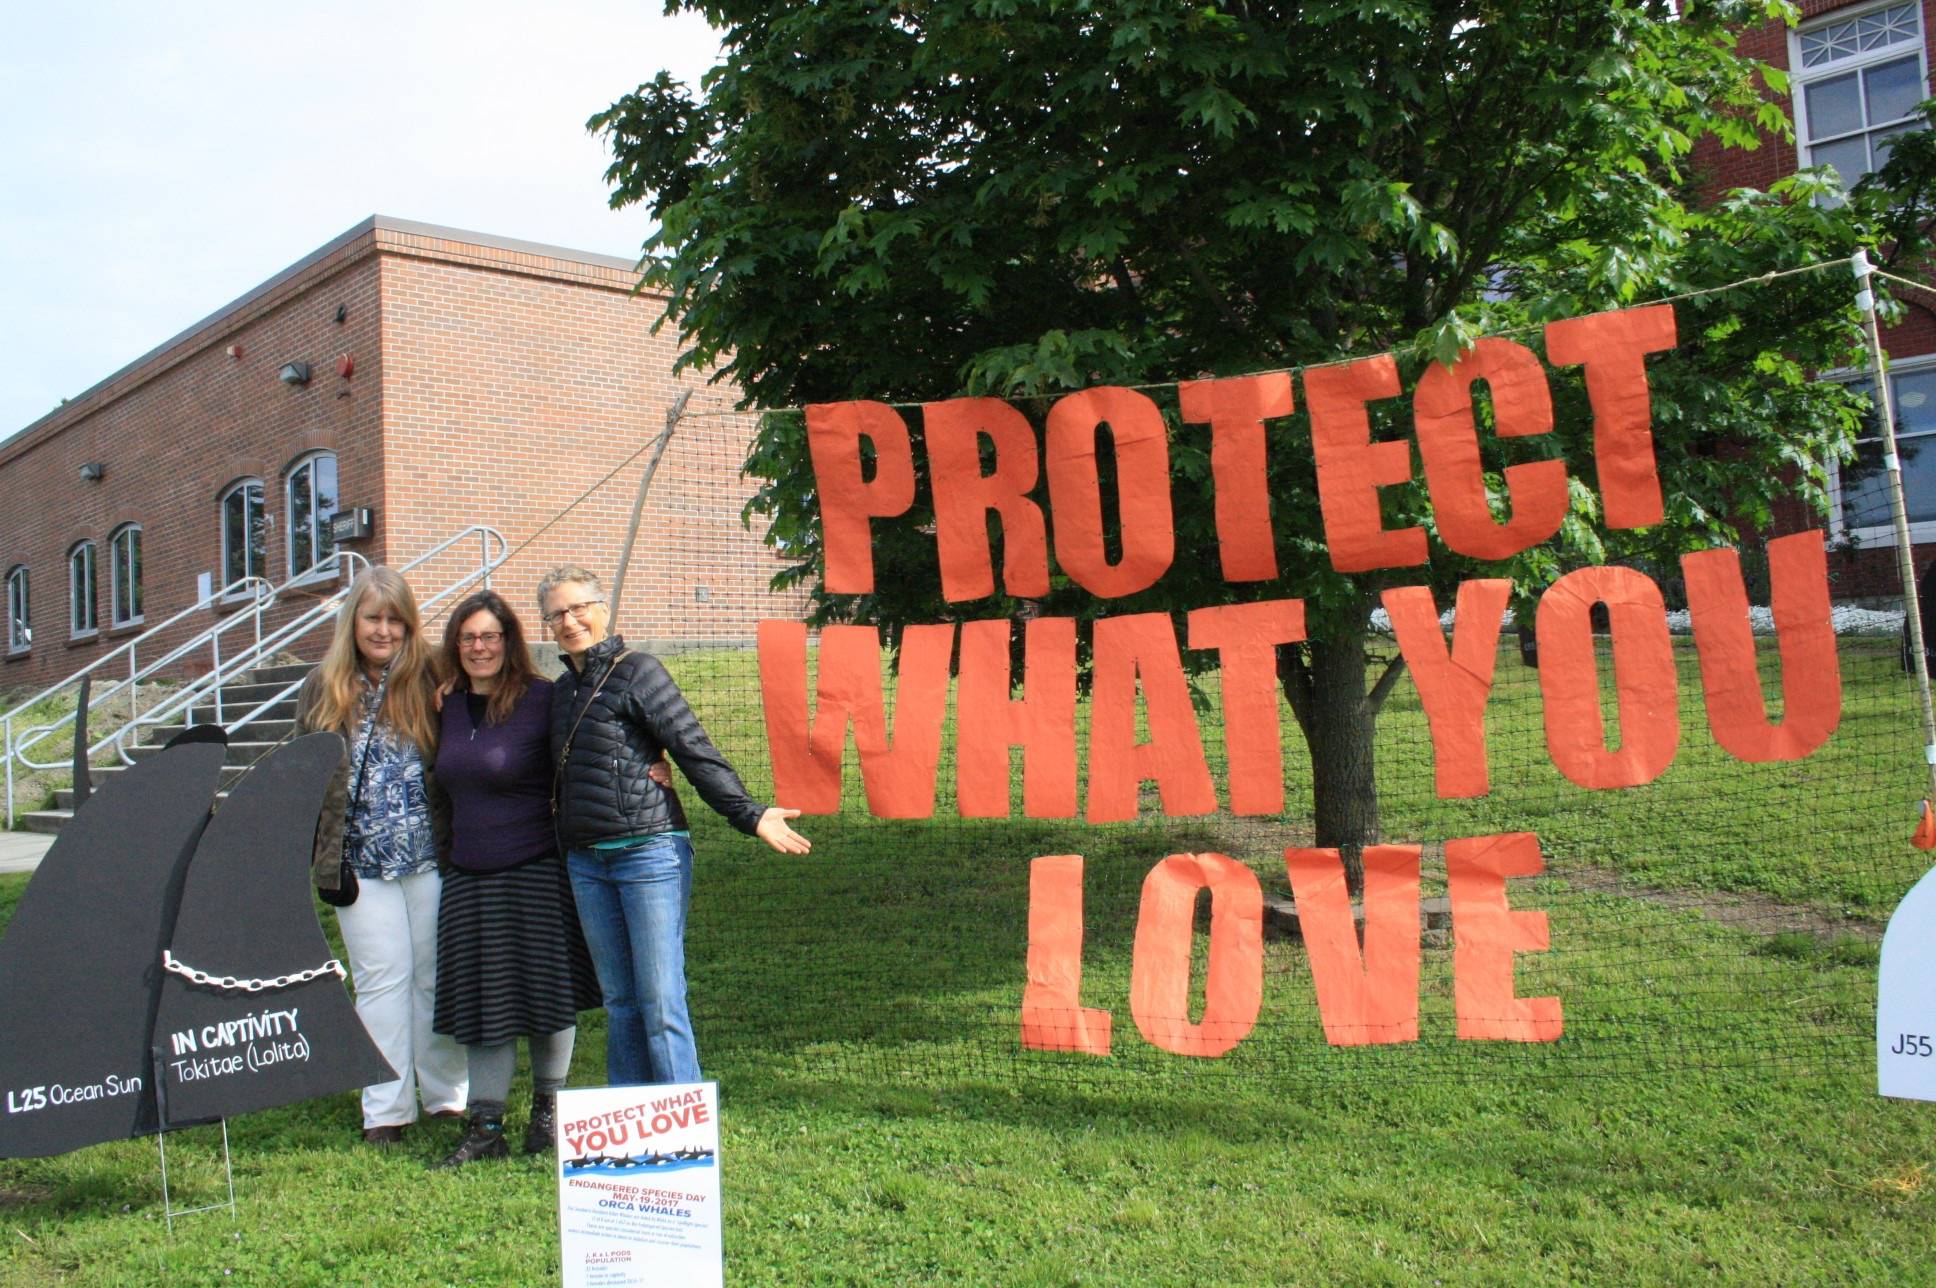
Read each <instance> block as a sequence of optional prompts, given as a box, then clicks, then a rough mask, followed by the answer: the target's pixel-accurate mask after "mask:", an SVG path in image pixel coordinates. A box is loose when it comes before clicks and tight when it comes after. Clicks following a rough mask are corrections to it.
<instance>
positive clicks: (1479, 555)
mask: <svg viewBox="0 0 1936 1288" xmlns="http://www.w3.org/2000/svg"><path fill="white" fill-rule="evenodd" d="M1475 380H1483V381H1485V382H1486V385H1487V387H1488V388H1490V389H1491V390H1492V414H1493V427H1494V432H1495V433H1497V434H1498V435H1499V436H1500V437H1501V438H1517V437H1524V436H1526V435H1530V434H1544V433H1548V432H1550V431H1551V430H1552V428H1553V397H1552V394H1551V393H1550V392H1548V390H1547V388H1546V368H1544V367H1542V366H1540V364H1539V359H1538V358H1536V357H1534V356H1533V351H1532V350H1531V349H1528V348H1527V347H1526V346H1524V345H1521V344H1514V343H1513V342H1512V341H1511V340H1500V339H1496V338H1487V339H1483V340H1480V341H1479V342H1478V343H1477V344H1476V345H1474V346H1473V347H1472V348H1471V349H1470V350H1468V351H1467V352H1466V353H1465V354H1464V355H1462V356H1461V357H1460V358H1459V360H1458V362H1457V363H1456V364H1455V365H1453V366H1452V367H1450V368H1447V367H1445V366H1442V365H1440V364H1439V363H1436V362H1435V363H1433V364H1432V365H1431V366H1430V367H1428V368H1426V371H1425V374H1424V376H1422V377H1420V379H1419V382H1418V390H1417V392H1416V393H1414V394H1413V396H1412V415H1413V417H1414V418H1415V423H1416V425H1417V430H1418V454H1419V456H1420V457H1422V458H1423V459H1424V461H1425V482H1426V484H1427V485H1428V486H1429V487H1430V488H1431V491H1432V510H1433V512H1434V513H1435V514H1437V516H1438V521H1439V537H1440V538H1441V539H1442V540H1443V541H1444V542H1445V544H1446V545H1447V546H1448V547H1450V548H1451V549H1453V550H1455V551H1457V552H1458V553H1460V554H1462V555H1469V556H1471V557H1472V558H1474V559H1510V558H1512V557H1513V556H1514V555H1516V554H1518V553H1519V552H1520V551H1522V550H1525V549H1527V548H1529V547H1531V546H1536V545H1538V544H1539V543H1540V542H1542V541H1544V540H1546V539H1547V538H1548V537H1550V536H1552V535H1553V534H1554V533H1555V532H1558V531H1559V530H1560V520H1561V519H1564V518H1565V517H1566V506H1567V497H1566V462H1564V461H1529V462H1526V463H1525V464H1522V465H1508V466H1507V467H1506V468H1505V471H1504V478H1505V482H1506V498H1507V505H1508V507H1509V509H1510V510H1511V513H1512V517H1511V518H1509V519H1507V520H1505V521H1504V522H1500V521H1499V520H1497V519H1494V518H1493V517H1492V505H1491V502H1490V500H1489V498H1488V496H1487V492H1486V477H1485V474H1484V472H1483V467H1482V466H1481V464H1480V461H1479V431H1478V428H1477V426H1476V425H1475V424H1474V423H1473V419H1472V382H1473V381H1475Z"/></svg>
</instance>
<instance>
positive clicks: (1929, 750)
mask: <svg viewBox="0 0 1936 1288" xmlns="http://www.w3.org/2000/svg"><path fill="white" fill-rule="evenodd" d="M1849 266H1850V267H1851V268H1852V269H1854V270H1855V280H1856V283H1857V288H1856V295H1855V306H1856V307H1857V308H1858V309H1860V310H1861V311H1862V325H1863V329H1864V331H1865V332H1866V333H1867V336H1868V340H1869V379H1870V380H1871V381H1872V382H1873V386H1874V392H1873V393H1872V394H1871V395H1870V397H1871V399H1872V400H1873V402H1874V404H1875V410H1876V419H1877V420H1878V421H1879V422H1881V428H1882V464H1883V466H1884V467H1885V468H1886V470H1887V471H1888V480H1889V511H1890V515H1891V517H1892V518H1893V520H1894V523H1895V529H1896V567H1897V571H1898V572H1899V573H1900V574H1901V576H1902V611H1903V617H1904V619H1905V624H1906V625H1907V626H1908V629H1909V656H1910V658H1911V659H1912V664H1913V669H1912V671H1911V674H1913V675H1914V676H1915V677H1916V691H1917V694H1918V696H1919V697H1920V698H1921V699H1922V708H1923V760H1924V762H1925V763H1926V764H1927V765H1928V767H1929V776H1930V796H1931V798H1932V799H1936V702H1932V700H1931V696H1930V686H1929V656H1928V654H1926V653H1925V652H1923V647H1924V641H1923V612H1922V603H1921V596H1920V595H1919V594H1918V593H1917V589H1916V557H1915V552H1914V551H1913V550H1912V549H1911V548H1910V545H1909V505H1908V502H1907V501H1906V500H1905V499H1904V497H1903V493H1902V460H1901V458H1900V457H1898V456H1897V455H1896V400H1895V397H1894V395H1893V393H1892V391H1891V390H1890V388H1889V373H1888V372H1887V371H1886V370H1884V361H1885V360H1884V356H1883V352H1882V330H1881V327H1880V326H1879V325H1878V324H1877V322H1876V312H1875V291H1874V290H1873V289H1872V288H1871V287H1870V285H1869V271H1870V270H1869V256H1868V254H1867V253H1866V252H1864V251H1859V250H1858V251H1857V252H1855V254H1854V255H1852V256H1851V257H1850V259H1849Z"/></svg>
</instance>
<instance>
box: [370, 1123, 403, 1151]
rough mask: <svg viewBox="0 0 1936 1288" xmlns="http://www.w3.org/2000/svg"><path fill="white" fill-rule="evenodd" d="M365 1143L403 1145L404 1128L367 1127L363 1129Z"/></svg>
mask: <svg viewBox="0 0 1936 1288" xmlns="http://www.w3.org/2000/svg"><path fill="white" fill-rule="evenodd" d="M363 1143H364V1144H365V1145H376V1146H380V1147H384V1148H387V1147H389V1146H391V1145H401V1144H402V1143H403V1128H401V1127H365V1128H364V1129H363Z"/></svg>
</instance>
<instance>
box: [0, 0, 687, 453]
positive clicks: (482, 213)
mask: <svg viewBox="0 0 1936 1288" xmlns="http://www.w3.org/2000/svg"><path fill="white" fill-rule="evenodd" d="M661 8H662V5H661V4H660V3H659V0H634V2H633V3H613V2H608V0H552V2H551V3H548V4H544V5H533V4H510V3H504V2H503V0H468V2H466V3H455V2H454V0H406V2H405V3H400V4H399V3H389V4H378V3H372V2H370V0H336V2H335V3H330V4H318V3H310V2H308V0H282V2H281V3H275V4H263V3H260V2H259V0H258V2H257V3H250V4H242V3H234V2H233V0H184V2H183V3H180V4H160V5H158V4H154V3H152V0H150V2H148V3H141V4H132V3H123V2H120V0H115V2H112V3H88V4H81V5H53V4H42V5H22V6H15V7H13V8H11V9H10V10H9V11H8V20H7V31H6V39H5V41H4V42H0V142H3V144H4V148H3V150H0V158H4V165H5V170H4V175H3V176H0V305H3V306H4V307H0V338H4V341H5V343H4V345H0V438H4V437H5V436H7V435H9V434H12V433H14V432H15V431H17V430H19V429H20V428H22V427H23V426H25V425H27V424H28V423H29V422H31V421H33V420H36V419H38V418H39V417H40V416H42V415H45V414H46V413H47V412H48V411H50V410H51V409H52V408H53V407H54V406H55V405H57V404H58V403H59V402H60V400H61V399H62V398H63V397H72V396H74V395H76V394H78V393H80V392H81V391H82V390H84V389H86V388H87V387H88V386H89V385H92V384H94V383H95V382H96V381H98V380H100V379H102V378H103V377H105V376H107V375H109V374H111V373H112V372H113V371H115V370H116V369H117V368H119V367H121V366H123V365H125V364H126V363H128V362H130V361H132V360H133V359H135V358H137V357H139V356H140V355H141V354H143V353H145V352H147V351H148V350H149V349H151V348H153V347H154V346H155V345H157V344H159V343H161V342H162V341H163V340H166V339H168V338H169V337H170V336H172V335H174V334H175V333H176V332H178V331H180V330H182V329H183V328H184V327H186V326H188V325H189V324H191V323H193V322H195V321H196V320H198V319H200V318H202V317H204V316H205V315H207V314H209V313H212V312H213V311H215V310H216V309H218V308H220V307H221V306H222V305H224V304H226V303H227V302H228V301H230V300H232V299H234V298H235V297H236V296H238V295H241V294H242V293H243V292H245V291H247V290H248V289H250V288H251V287H253V286H255V285H256V284H257V283H259V282H261V281H262V280H263V279H265V278H267V277H269V276H271V275H273V274H274V273H276V272H277V271H278V270H280V269H282V268H285V267H287V266H288V265H289V264H291V263H293V262H294V261H296V260H298V259H300V258H302V257H303V256H304V255H306V254H308V253H309V252H310V251H312V250H314V249H316V248H317V247H318V246H321V245H322V244H323V243H324V242H327V241H329V240H330V239H331V238H333V237H335V236H336V235H337V234H339V233H341V232H344V231H345V230H347V229H349V228H350V227H351V226H353V225H354V224H357V223H359V222H361V221H362V220H363V219H365V218H367V217H368V216H370V215H373V214H382V215H392V216H396V217H398V218H401V219H416V220H422V221H424V222H426V223H436V224H446V225H449V226H451V227H455V228H464V229H471V230H475V231H479V232H488V233H495V234H498V235H500V236H504V237H518V238H523V239H525V240H527V241H537V242H549V243H552V244H555V245H560V246H568V247H573V248H576V249H580V250H592V251H601V252H604V253H606V254H612V255H626V256H632V255H636V254H637V253H638V250H639V245H640V243H641V242H642V241H643V240H644V236H645V231H646V226H647V221H646V217H645V215H644V213H643V212H641V211H639V210H637V209H632V210H627V211H623V212H614V211H611V210H609V209H608V208H607V207H606V204H605V198H606V188H605V184H604V179H603V177H602V176H603V173H604V169H605V165H606V163H607V158H606V157H605V155H604V151H603V148H602V147H601V145H600V144H599V142H598V141H597V140H595V139H593V138H591V137H590V136H588V135H587V134H586V133H585V128H584V125H585V118H586V117H588V116H590V115H591V114H592V113H593V112H596V111H598V110H600V109H601V108H603V107H606V106H608V105H609V104H610V103H611V102H612V101H613V100H614V99H616V98H618V97H619V96H620V95H622V94H624V93H626V92H627V91H629V90H631V89H632V88H633V87H634V86H636V85H637V84H638V83H639V82H641V81H643V80H647V79H650V77H651V76H652V75H653V74H654V73H656V72H657V71H658V70H659V69H660V68H662V67H663V68H668V69H670V70H671V71H672V72H673V74H674V75H676V76H678V77H680V78H681V79H683V80H685V81H686V82H687V83H688V84H692V83H696V81H697V79H698V77H699V75H700V74H701V73H702V72H704V71H705V69H706V68H707V67H709V66H711V64H712V62H713V61H714V58H715V56H716V53H717V42H716V40H715V38H714V37H713V35H712V33H711V32H709V31H708V30H707V28H706V26H705V24H704V23H703V22H700V21H698V20H696V19H694V18H692V17H690V16H687V15H681V16H680V17H678V18H666V17H664V16H663V15H662V14H661V13H660V9H661Z"/></svg>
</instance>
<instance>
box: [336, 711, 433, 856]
mask: <svg viewBox="0 0 1936 1288" xmlns="http://www.w3.org/2000/svg"><path fill="white" fill-rule="evenodd" d="M375 712H376V688H375V686H373V685H371V684H370V683H369V682H368V681H365V682H364V685H363V696H362V699H361V701H360V703H359V706H358V712H357V734H356V738H355V740H354V741H353V742H352V743H351V745H350V788H351V790H352V791H353V792H354V790H355V788H356V768H357V766H358V765H360V764H362V763H363V748H364V744H365V742H366V741H367V742H369V744H370V746H369V756H370V760H369V766H368V768H366V769H365V770H364V771H363V790H362V792H361V793H360V794H357V795H354V796H352V798H351V800H350V805H349V815H348V817H347V818H346V819H345V820H344V824H343V840H344V847H343V853H344V856H345V858H346V859H347V861H348V862H349V865H350V867H351V868H352V869H354V870H355V872H356V875H357V876H358V877H359V878H361V879H363V880H368V881H395V880H397V879H398V878H400V877H408V876H415V875H416V874H417V873H419V872H427V871H429V870H431V869H433V868H435V867H436V866H437V842H436V837H435V834H434V832H433V829H432V826H431V821H430V796H429V794H428V793H427V792H426V791H425V790H424V763H423V756H422V755H421V754H419V752H418V750H417V744H416V743H414V742H412V741H410V739H408V738H406V737H404V736H403V735H402V734H401V733H399V732H397V730H395V729H394V728H392V727H391V726H389V725H388V724H385V723H382V722H380V721H375V720H372V719H371V717H372V716H373V715H374V714H375Z"/></svg>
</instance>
